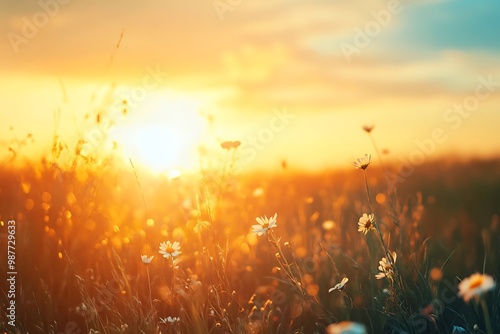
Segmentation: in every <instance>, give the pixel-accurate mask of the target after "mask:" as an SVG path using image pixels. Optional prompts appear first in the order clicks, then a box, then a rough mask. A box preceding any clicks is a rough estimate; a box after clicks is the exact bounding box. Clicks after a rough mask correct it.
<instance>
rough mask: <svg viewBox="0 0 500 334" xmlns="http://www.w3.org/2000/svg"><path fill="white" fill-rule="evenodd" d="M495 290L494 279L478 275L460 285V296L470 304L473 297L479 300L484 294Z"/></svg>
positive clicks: (468, 278)
mask: <svg viewBox="0 0 500 334" xmlns="http://www.w3.org/2000/svg"><path fill="white" fill-rule="evenodd" d="M494 288H495V281H494V279H493V277H491V276H489V275H483V274H479V273H476V274H473V275H472V276H470V277H467V278H466V279H464V280H463V281H462V282H460V284H458V290H459V291H458V295H459V296H460V297H462V298H463V299H464V300H465V301H466V302H468V301H469V300H471V298H473V297H474V298H476V299H479V297H480V296H481V295H482V294H484V293H485V292H487V291H489V290H493V289H494Z"/></svg>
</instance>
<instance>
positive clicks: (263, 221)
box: [252, 213, 278, 237]
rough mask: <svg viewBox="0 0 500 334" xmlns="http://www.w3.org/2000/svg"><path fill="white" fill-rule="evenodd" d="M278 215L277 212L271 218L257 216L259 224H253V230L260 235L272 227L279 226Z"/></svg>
mask: <svg viewBox="0 0 500 334" xmlns="http://www.w3.org/2000/svg"><path fill="white" fill-rule="evenodd" d="M277 216H278V214H277V213H275V214H274V216H273V217H271V218H267V217H257V218H256V219H255V220H257V222H258V223H259V224H258V225H257V224H256V225H252V232H253V233H254V234H257V235H258V236H259V237H260V236H261V235H263V234H266V232H267V230H270V229H272V228H274V227H276V226H277V224H276V217H277Z"/></svg>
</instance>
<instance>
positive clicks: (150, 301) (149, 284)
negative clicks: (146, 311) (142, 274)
mask: <svg viewBox="0 0 500 334" xmlns="http://www.w3.org/2000/svg"><path fill="white" fill-rule="evenodd" d="M146 272H147V273H148V287H149V304H150V305H151V312H153V298H152V297H151V279H150V278H149V267H148V266H147V267H146Z"/></svg>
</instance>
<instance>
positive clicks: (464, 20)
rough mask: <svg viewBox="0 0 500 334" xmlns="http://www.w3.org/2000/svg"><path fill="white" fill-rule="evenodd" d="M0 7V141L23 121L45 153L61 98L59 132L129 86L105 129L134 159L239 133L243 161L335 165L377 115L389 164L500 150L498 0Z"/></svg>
mask: <svg viewBox="0 0 500 334" xmlns="http://www.w3.org/2000/svg"><path fill="white" fill-rule="evenodd" d="M0 8H1V10H0V32H1V36H2V38H1V39H0V71H1V73H2V75H1V76H0V98H1V105H0V106H1V109H0V110H1V114H0V143H1V144H2V146H1V147H0V148H1V150H2V151H1V152H0V153H4V152H7V146H8V145H9V142H10V141H11V140H12V138H22V137H23V136H24V135H26V134H27V133H32V134H33V137H34V139H35V144H33V145H30V146H29V147H27V148H26V149H25V150H24V155H25V156H26V155H27V156H32V157H35V156H36V155H37V154H43V153H47V152H49V151H50V145H51V139H52V136H53V134H54V114H55V112H56V110H60V112H61V120H60V122H59V128H58V132H59V133H60V134H61V135H62V136H63V137H64V138H67V140H68V141H70V140H71V138H72V136H74V134H75V133H78V134H81V135H83V136H87V137H89V136H90V137H92V129H90V130H89V129H88V128H86V127H85V122H83V115H84V114H85V113H88V112H94V111H95V110H100V109H103V110H106V111H107V113H108V115H111V116H109V117H114V116H113V115H114V114H113V113H114V112H115V113H116V110H119V109H120V108H121V106H120V102H121V101H122V100H123V99H126V100H127V101H128V102H129V113H128V116H127V117H125V118H123V119H122V117H119V116H118V114H119V113H117V114H116V115H117V116H116V121H117V124H116V125H115V126H114V127H113V128H112V129H110V131H109V133H107V135H109V136H111V138H113V140H116V141H117V142H119V143H120V145H121V146H122V148H123V149H124V152H125V153H124V154H125V155H126V156H127V157H130V158H132V159H133V160H134V161H138V163H144V164H148V163H151V164H153V162H148V161H149V160H148V159H151V158H152V157H151V156H158V155H160V156H162V157H163V159H162V160H161V161H160V162H158V161H156V163H159V164H160V168H165V169H168V168H174V167H179V168H184V167H193V166H195V165H196V147H197V146H199V145H200V142H205V143H206V142H207V138H212V141H213V142H217V141H224V140H240V141H242V142H243V146H242V147H241V148H240V158H241V159H240V160H241V161H242V163H243V164H244V165H246V166H249V167H264V168H265V167H269V168H272V169H275V168H277V166H279V162H280V161H281V160H282V159H286V160H287V161H288V164H289V166H290V167H293V168H300V169H308V170H318V169H322V168H329V167H337V166H344V165H346V164H349V163H350V162H351V161H352V160H354V159H355V158H356V157H358V156H361V155H363V154H365V153H372V154H375V152H374V150H373V148H372V146H371V143H370V139H369V137H368V136H366V134H365V133H363V131H362V130H361V127H362V126H363V125H375V129H374V130H373V135H374V137H375V138H376V140H377V142H378V145H379V146H380V148H381V149H387V150H389V155H388V159H393V160H395V161H398V160H401V159H409V158H410V157H412V154H413V155H415V153H414V152H415V151H416V150H420V151H425V150H426V149H427V150H428V152H426V153H424V154H425V158H426V159H427V158H428V159H436V158H439V157H440V156H444V155H447V154H455V153H460V154H464V155H467V156H470V155H473V156H487V155H492V154H495V155H496V154H498V153H499V152H500V137H499V135H498V124H500V20H498V15H499V13H500V2H498V1H493V0H478V1H474V2H471V1H465V0H456V1H451V0H436V1H433V0H429V1H397V0H394V1H378V0H375V1H360V0H338V1H335V0H330V1H327V0H311V1H296V0H287V1H282V0H276V1H262V0H254V1H250V0H241V1H237V0H220V1H208V0H207V1H194V0H182V1H169V0H162V1H157V0H151V1H147V2H141V3H139V2H137V1H130V0H122V1H116V0H108V1H97V0H86V1H79V0H69V1H68V0H59V1H56V0H41V1H29V2H28V1H26V2H24V1H23V2H20V1H14V0H0ZM200 114H201V115H205V116H203V117H202V116H200ZM206 115H211V117H213V122H212V123H210V122H208V121H207V118H206ZM11 127H13V130H10V128H11ZM89 131H90V134H89ZM431 142H432V143H431ZM419 143H425V145H427V146H425V145H424V144H419ZM422 145H423V146H422ZM148 152H149V153H148Z"/></svg>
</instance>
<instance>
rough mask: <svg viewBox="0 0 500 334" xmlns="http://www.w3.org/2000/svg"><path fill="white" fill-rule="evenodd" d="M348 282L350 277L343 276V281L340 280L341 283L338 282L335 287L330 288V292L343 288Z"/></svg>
mask: <svg viewBox="0 0 500 334" xmlns="http://www.w3.org/2000/svg"><path fill="white" fill-rule="evenodd" d="M347 282H349V279H348V278H347V277H344V278H342V281H340V283H337V284H335V286H334V287H333V288H330V290H328V292H332V291H335V290H339V291H340V290H342V289H343V288H344V287H345V285H346V284H347Z"/></svg>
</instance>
